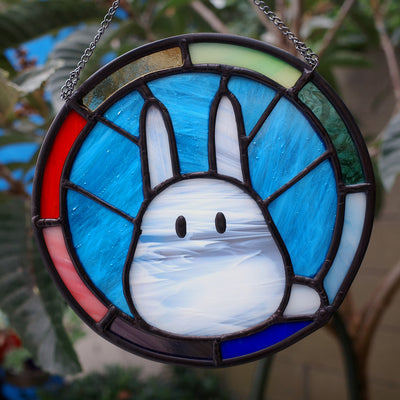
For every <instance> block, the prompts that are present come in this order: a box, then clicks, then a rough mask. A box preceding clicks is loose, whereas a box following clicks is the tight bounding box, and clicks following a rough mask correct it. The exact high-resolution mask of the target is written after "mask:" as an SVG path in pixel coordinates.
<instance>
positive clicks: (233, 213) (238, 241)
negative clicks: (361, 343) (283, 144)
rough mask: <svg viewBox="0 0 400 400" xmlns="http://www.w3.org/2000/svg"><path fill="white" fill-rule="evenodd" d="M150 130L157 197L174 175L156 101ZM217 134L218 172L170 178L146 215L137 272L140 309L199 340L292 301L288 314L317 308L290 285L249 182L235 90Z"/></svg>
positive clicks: (149, 114)
mask: <svg viewBox="0 0 400 400" xmlns="http://www.w3.org/2000/svg"><path fill="white" fill-rule="evenodd" d="M145 131H146V148H147V162H148V170H149V174H150V186H151V190H153V189H154V188H156V190H155V191H156V193H157V186H158V185H159V184H161V183H163V182H165V181H166V180H168V179H170V178H173V177H174V173H173V161H172V160H171V154H174V153H173V152H172V151H170V147H171V146H172V145H173V144H171V140H170V136H169V135H170V134H169V133H168V129H167V127H166V125H165V122H164V118H163V116H162V113H161V111H160V108H159V107H158V106H156V105H150V106H149V107H148V108H147V109H146V125H145ZM213 140H215V155H216V167H217V172H218V175H213V176H211V175H210V176H204V177H203V176H199V175H197V176H196V175H192V176H187V177H185V178H184V179H183V177H180V176H178V177H177V179H176V180H173V179H171V181H170V182H171V184H170V185H165V186H166V187H165V189H163V190H161V191H160V192H159V193H158V194H156V196H155V197H154V198H153V199H152V201H151V202H150V204H149V205H148V207H147V209H146V210H145V212H144V215H143V218H142V222H141V227H140V228H141V234H140V237H139V238H138V241H137V245H136V249H135V253H134V258H133V262H132V264H131V268H130V271H129V272H128V279H129V290H130V296H131V300H132V302H133V305H134V308H135V311H136V312H137V313H138V314H139V315H140V317H141V318H142V319H144V320H145V321H146V322H147V323H148V324H149V325H151V326H153V327H155V328H158V329H161V330H164V331H167V332H170V333H173V334H178V335H190V336H214V335H225V334H231V333H234V332H238V331H242V330H244V329H247V328H250V327H253V326H254V325H257V324H260V323H262V322H264V321H266V320H267V319H268V318H270V317H271V316H272V315H274V314H275V313H276V312H277V310H278V309H280V310H283V309H284V308H285V307H286V311H285V313H286V314H287V315H301V314H303V313H304V312H305V313H307V312H308V313H310V312H311V313H312V312H315V311H317V309H318V308H319V305H320V298H319V295H318V294H317V293H316V292H315V291H314V290H313V289H311V288H309V287H307V286H304V285H297V284H296V285H291V286H290V285H289V284H287V282H288V280H289V277H288V268H286V267H285V263H284V260H283V257H282V254H281V251H280V250H279V248H278V246H277V244H276V241H275V239H274V237H273V235H272V234H271V231H270V229H269V227H268V225H267V222H266V219H265V216H264V213H263V211H262V209H261V207H260V206H259V204H258V203H257V201H256V200H255V198H253V197H252V196H251V195H250V194H249V193H248V192H247V191H246V190H245V187H244V185H242V181H243V174H242V167H241V158H240V150H239V136H238V132H237V126H236V120H235V117H234V110H233V106H232V103H231V101H230V100H229V98H228V97H226V96H223V97H222V98H221V99H220V101H219V105H218V110H217V114H216V119H215V137H214V139H213ZM220 175H224V176H229V177H230V178H233V179H229V181H228V180H225V179H223V177H221V176H220ZM289 292H292V294H291V295H290V293H289ZM289 295H290V299H289V301H288V298H289ZM298 295H299V296H300V295H301V296H302V300H300V304H301V306H300V307H299V306H298V300H299V299H298ZM304 297H305V298H307V299H308V300H306V301H304ZM292 299H294V300H292ZM281 312H282V311H281Z"/></svg>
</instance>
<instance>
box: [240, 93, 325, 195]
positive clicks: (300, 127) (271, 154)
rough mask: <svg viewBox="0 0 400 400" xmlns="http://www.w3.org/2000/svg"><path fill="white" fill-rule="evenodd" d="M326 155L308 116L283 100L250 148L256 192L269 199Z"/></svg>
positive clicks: (250, 163) (251, 171) (250, 165)
mask: <svg viewBox="0 0 400 400" xmlns="http://www.w3.org/2000/svg"><path fill="white" fill-rule="evenodd" d="M324 152H325V145H324V143H323V142H322V140H321V139H320V137H319V136H318V134H317V133H316V132H315V130H314V129H313V127H312V126H311V124H310V123H309V122H308V120H307V119H306V118H305V117H304V115H303V114H302V113H301V112H300V111H299V110H298V109H297V108H296V107H295V106H294V105H293V104H292V103H290V102H289V101H288V100H287V99H285V98H282V99H281V100H280V101H279V102H278V104H277V105H276V106H275V108H274V110H273V111H272V113H271V115H270V116H269V117H268V118H267V120H266V121H265V123H264V124H263V126H262V127H261V128H260V131H259V132H258V133H257V135H256V136H255V138H254V140H253V141H252V142H251V143H250V145H249V148H248V154H249V167H250V177H251V182H252V184H253V187H254V189H255V190H256V191H257V193H258V194H259V195H260V196H261V197H262V198H263V199H265V198H267V197H268V196H270V195H271V194H272V193H274V192H275V191H276V190H277V189H279V188H280V187H281V186H283V185H284V184H286V183H287V182H288V181H289V180H290V179H292V178H294V177H295V176H296V175H298V174H299V173H300V172H301V171H302V170H303V169H304V168H306V167H307V166H308V165H309V164H310V163H311V162H313V161H314V160H315V159H316V158H318V157H319V156H320V155H321V154H322V153H324Z"/></svg>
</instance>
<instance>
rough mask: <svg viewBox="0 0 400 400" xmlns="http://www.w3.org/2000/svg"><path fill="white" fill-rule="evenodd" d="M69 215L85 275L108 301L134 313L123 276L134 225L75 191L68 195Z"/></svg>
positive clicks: (75, 244) (74, 242)
mask: <svg viewBox="0 0 400 400" xmlns="http://www.w3.org/2000/svg"><path fill="white" fill-rule="evenodd" d="M67 213H68V222H69V228H70V231H71V236H72V243H73V245H74V248H75V251H76V253H77V255H78V258H79V260H80V262H81V265H83V268H84V270H85V272H86V273H87V274H88V276H89V278H90V279H91V280H92V282H93V283H94V284H95V285H96V287H97V288H99V290H100V291H101V292H102V293H103V294H104V295H105V297H106V298H108V299H109V300H110V301H111V302H112V303H114V304H115V305H116V306H117V307H119V308H120V309H121V310H122V311H123V312H125V313H127V314H131V312H130V310H129V308H128V305H127V303H126V300H125V297H124V294H123V287H122V276H123V270H124V264H125V259H126V256H127V254H128V250H129V246H130V243H131V239H132V233H133V228H134V225H133V224H132V223H131V222H129V221H127V220H126V219H124V218H122V217H120V216H119V215H117V214H116V213H115V212H113V211H110V210H109V209H107V208H106V207H103V206H102V205H100V204H98V203H96V202H95V201H93V200H91V199H89V198H87V197H86V196H83V195H81V194H80V193H77V192H75V191H73V190H69V191H68V194H67Z"/></svg>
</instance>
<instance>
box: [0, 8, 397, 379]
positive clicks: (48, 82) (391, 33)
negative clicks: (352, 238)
mask: <svg viewBox="0 0 400 400" xmlns="http://www.w3.org/2000/svg"><path fill="white" fill-rule="evenodd" d="M278 3H279V4H280V5H281V6H282V4H283V8H281V9H279V10H278V11H280V13H281V15H282V16H283V17H284V19H285V21H287V22H288V25H289V26H291V27H293V29H294V31H295V33H299V35H300V36H301V38H302V39H303V40H304V41H305V42H306V43H307V45H309V46H311V47H312V48H313V50H314V51H316V52H317V53H319V54H320V55H321V63H320V66H319V68H318V71H319V72H320V73H321V74H322V75H323V76H324V77H325V78H326V79H327V80H328V81H329V82H330V83H331V84H332V85H333V86H334V87H337V84H336V81H335V74H334V70H335V67H337V66H346V67H356V68H360V67H363V68H364V67H365V68H368V67H371V66H370V65H369V62H368V57H367V54H368V52H369V51H371V50H375V49H378V48H379V47H381V46H382V32H380V31H379V29H377V27H378V25H377V22H378V21H377V19H378V18H377V17H379V18H380V21H381V22H383V27H384V31H385V34H386V36H387V37H388V38H389V42H390V45H391V46H392V49H397V50H399V45H400V2H399V1H397V0H355V1H354V2H353V4H352V5H351V7H350V9H349V10H348V11H347V13H346V14H345V16H344V18H343V19H342V20H341V13H342V12H343V7H342V5H343V1H339V0H303V1H295V0H293V1H286V2H276V3H275V2H274V1H271V2H268V4H269V5H270V6H271V7H272V8H273V9H274V8H275V7H276V6H277V5H279V4H278ZM199 4H200V5H199ZM299 4H300V5H301V7H300V10H299V11H296V9H295V8H294V6H295V5H299ZM110 5H111V1H105V0H74V1H70V0H48V1H39V0H26V1H23V0H0V93H1V95H0V128H1V129H2V135H0V149H3V150H4V149H6V148H7V147H6V146H8V145H10V144H16V143H38V144H40V143H41V141H42V140H43V132H45V131H46V130H47V129H48V127H49V125H50V123H51V121H52V119H53V118H54V115H55V114H56V112H57V110H58V109H59V108H60V107H61V106H62V102H61V100H60V99H59V94H60V88H61V86H62V85H63V84H64V82H65V80H66V78H67V76H68V73H69V72H70V71H71V70H72V69H74V68H75V66H76V64H77V62H78V60H79V58H80V56H81V54H82V52H83V50H84V49H85V48H86V47H87V46H88V43H89V42H90V41H91V40H92V38H93V36H94V34H95V32H96V30H97V28H98V26H99V22H100V21H101V19H102V18H103V16H104V14H105V12H106V10H107V8H108V7H109V6H110ZM121 7H122V8H123V9H124V10H125V12H126V15H127V18H125V19H121V20H118V18H117V19H116V20H115V22H113V24H112V27H111V29H109V31H108V32H107V34H106V35H105V37H104V38H103V39H102V40H101V42H100V43H99V46H98V48H97V50H96V52H95V54H94V56H93V58H92V59H91V61H90V63H89V64H88V66H87V68H86V69H85V71H84V73H83V75H82V80H84V79H85V77H87V76H89V75H90V74H91V73H93V72H94V71H96V70H97V69H98V68H99V66H100V65H101V59H102V56H103V55H105V54H108V53H109V52H110V51H112V52H113V53H114V54H115V55H116V56H118V55H120V54H123V53H125V52H126V51H128V50H131V49H132V48H135V47H137V46H139V45H141V44H144V43H148V42H150V41H153V40H157V39H159V38H163V37H166V36H172V35H177V34H182V33H187V32H200V31H218V32H229V33H232V34H240V35H244V36H249V37H252V38H256V39H261V40H268V41H270V42H272V43H275V44H277V45H278V46H280V47H283V48H286V49H287V50H288V51H292V46H291V44H290V43H289V42H288V41H285V40H284V39H282V38H281V36H280V33H279V32H278V31H277V30H276V29H275V28H274V27H273V25H271V24H269V23H267V21H266V19H265V18H263V16H262V15H257V13H256V12H255V9H254V8H253V6H252V4H251V2H249V1H247V0H226V1H216V0H215V1H191V0H157V1H156V0H124V1H121ZM207 11H208V13H207ZM67 26H79V29H78V30H77V31H75V33H73V34H72V35H71V36H70V37H68V38H67V39H65V40H64V41H62V42H60V43H59V44H58V45H57V47H56V48H55V49H54V50H53V51H52V53H51V54H50V55H49V60H48V62H47V64H46V65H45V66H42V67H38V66H36V65H35V64H34V63H30V62H29V60H26V58H25V56H24V54H23V52H22V53H20V61H21V63H22V64H23V68H22V69H21V68H20V69H18V68H14V67H13V66H12V65H11V64H10V62H9V61H8V60H7V58H6V57H5V55H4V51H5V50H6V49H8V48H20V47H21V46H23V43H24V42H26V41H28V40H31V39H34V38H37V37H40V36H42V35H44V34H56V33H57V32H58V31H59V30H60V29H61V28H64V27H67ZM392 61H393V60H392ZM397 67H398V65H397ZM399 85H400V82H399ZM396 90H400V88H399V87H396V82H395V80H393V91H394V92H395V93H396ZM46 93H50V98H49V96H47V95H46ZM395 99H396V102H395V103H394V104H393V117H392V119H391V120H390V121H388V124H387V127H386V128H385V130H384V131H383V132H376V134H375V136H374V137H372V138H369V143H368V144H369V148H370V151H371V154H372V156H373V158H374V162H375V164H376V165H378V167H379V168H377V173H378V175H379V179H378V181H382V182H383V185H384V187H385V189H386V190H390V188H391V187H392V185H393V184H394V181H395V179H396V177H397V175H398V174H399V172H400V114H399V112H400V97H399V96H397V97H396V96H395ZM32 115H39V116H41V122H40V123H35V122H32V119H31V118H30V117H31V116H32ZM37 154H38V152H36V153H35V154H34V155H33V157H32V158H31V159H30V160H28V161H27V162H23V163H18V162H15V163H7V164H6V165H5V164H1V163H0V178H2V179H3V180H5V181H6V182H7V183H8V189H7V190H5V191H3V192H1V193H0V310H2V311H3V312H4V313H5V314H6V315H7V316H8V318H9V321H10V324H11V327H12V328H14V329H15V330H16V331H17V332H18V334H19V335H20V336H21V337H22V339H23V342H24V345H25V346H26V347H27V348H28V349H29V351H30V352H31V354H32V355H33V357H34V359H35V361H36V363H37V364H38V365H40V366H41V367H42V368H43V369H44V370H46V371H49V372H51V373H58V374H74V373H77V372H78V371H79V370H80V366H79V361H78V358H77V356H76V354H75V351H74V348H73V345H72V343H71V340H70V337H69V334H68V332H67V330H66V329H65V327H64V325H63V316H64V314H65V310H66V305H65V303H64V301H63V300H62V299H61V298H60V295H59V294H58V293H57V291H56V289H55V286H54V285H53V283H52V282H51V281H50V279H49V277H48V275H47V272H46V270H45V267H44V266H43V264H42V262H41V260H40V257H39V256H38V254H37V250H36V245H35V242H34V240H33V236H32V230H31V227H30V194H29V190H28V189H27V188H29V185H30V184H31V183H32V182H31V181H32V179H31V174H30V171H31V170H32V168H33V167H34V166H35V163H36V160H37ZM16 171H22V174H21V173H20V174H19V175H16V174H15V172H16ZM17 176H18V177H17ZM381 189H382V193H383V187H382V188H381Z"/></svg>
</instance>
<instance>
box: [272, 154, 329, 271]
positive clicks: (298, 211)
mask: <svg viewBox="0 0 400 400" xmlns="http://www.w3.org/2000/svg"><path fill="white" fill-rule="evenodd" d="M336 208H337V191H336V182H335V176H334V173H333V168H332V165H331V163H330V161H328V160H327V161H324V162H323V163H322V164H320V165H319V166H318V167H317V168H315V169H314V170H312V171H311V172H310V173H309V174H308V175H306V176H305V177H304V178H303V179H301V180H300V181H299V182H297V183H296V184H295V185H294V186H292V187H291V188H289V189H288V190H287V191H286V192H284V193H283V194H282V195H281V196H279V197H278V198H277V199H276V200H274V201H273V202H272V203H271V204H270V205H269V207H268V210H269V212H270V213H271V216H272V219H273V221H274V222H275V225H276V227H277V228H278V231H279V233H280V235H281V237H282V239H283V241H284V242H285V245H286V248H287V249H288V251H289V255H290V258H291V260H292V264H293V269H294V273H295V274H296V275H303V276H308V277H313V276H314V275H315V274H316V273H317V272H318V270H319V269H320V267H321V266H322V263H323V262H324V261H325V258H326V254H327V252H328V249H329V246H330V243H331V241H332V234H333V229H334V226H335V219H336Z"/></svg>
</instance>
